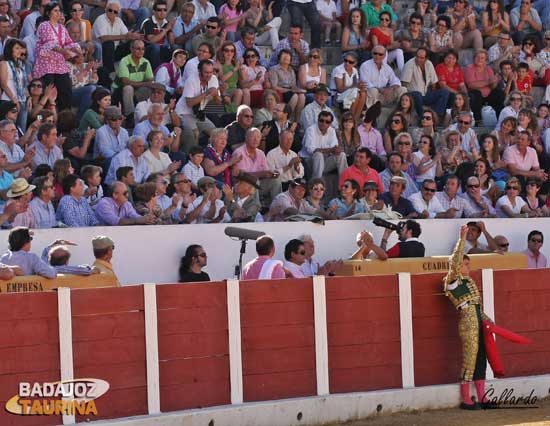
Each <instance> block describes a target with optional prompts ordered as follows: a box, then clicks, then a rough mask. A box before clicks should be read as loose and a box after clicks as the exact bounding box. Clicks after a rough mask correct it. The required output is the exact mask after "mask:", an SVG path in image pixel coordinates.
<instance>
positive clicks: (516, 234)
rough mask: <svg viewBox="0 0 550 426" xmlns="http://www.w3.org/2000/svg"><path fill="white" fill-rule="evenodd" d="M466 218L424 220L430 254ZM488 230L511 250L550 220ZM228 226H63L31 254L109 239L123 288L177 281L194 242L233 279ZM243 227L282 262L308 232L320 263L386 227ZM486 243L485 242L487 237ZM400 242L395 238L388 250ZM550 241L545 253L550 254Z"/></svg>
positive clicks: (2, 241)
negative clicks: (268, 241)
mask: <svg viewBox="0 0 550 426" xmlns="http://www.w3.org/2000/svg"><path fill="white" fill-rule="evenodd" d="M465 222H467V220H464V219H462V220H422V221H420V223H421V225H422V235H421V237H420V239H421V240H422V242H423V243H424V244H425V245H426V254H427V255H429V256H431V255H444V254H449V253H450V250H451V249H452V247H453V246H454V243H455V242H456V238H457V236H458V228H459V225H460V224H461V223H465ZM485 223H486V225H487V229H488V230H489V232H490V233H491V234H492V235H493V236H495V235H497V234H503V235H506V236H507V238H508V239H509V240H510V243H511V246H510V251H521V250H525V248H526V247H527V242H526V241H527V234H528V233H529V231H531V230H533V229H538V230H540V231H542V232H543V234H544V235H546V237H547V238H550V218H548V219H546V218H545V219H489V220H486V221H485ZM226 226H227V225H225V224H215V225H171V226H127V227H124V226H121V227H96V228H64V229H47V230H35V238H34V241H33V246H32V251H33V252H35V253H37V254H39V255H40V253H41V252H42V249H43V248H44V247H45V246H46V245H47V244H49V243H51V242H52V241H54V240H55V239H57V238H63V239H66V240H71V241H73V242H75V243H77V244H78V246H77V247H72V248H71V252H72V258H71V263H72V264H81V263H91V262H93V260H94V259H93V253H92V246H91V242H90V241H91V239H92V237H93V236H95V235H108V236H110V237H111V238H112V239H113V240H114V241H115V256H114V261H113V263H114V266H115V270H116V272H117V275H118V276H119V279H120V281H121V282H122V283H123V284H141V283H145V282H156V283H169V282H177V279H178V266H179V259H180V258H181V256H182V255H183V254H184V253H185V249H186V247H187V246H188V245H189V244H196V243H198V244H202V245H203V246H204V248H205V249H206V252H207V253H208V267H207V268H206V270H207V272H208V273H209V274H210V277H211V278H212V279H215V280H221V279H225V278H232V277H233V271H234V265H235V264H236V262H237V260H238V257H239V249H240V243H239V242H238V241H232V240H231V239H230V238H229V237H227V236H226V235H225V234H224V233H223V230H224V228H225V227H226ZM236 226H239V227H242V228H248V229H255V230H261V231H264V232H266V233H268V234H270V235H272V236H273V237H274V239H275V242H276V247H277V248H276V250H277V252H276V257H278V258H279V259H282V258H283V251H284V246H285V244H286V242H287V241H288V240H290V239H291V238H296V237H297V236H299V235H300V234H302V233H309V234H311V235H312V236H313V238H314V239H315V242H316V255H317V257H318V258H319V259H320V260H327V259H335V258H346V257H347V256H349V255H350V254H351V253H352V252H353V251H354V250H355V235H356V233H357V232H359V231H360V230H361V229H365V228H366V229H368V230H370V231H371V232H372V233H373V234H374V236H375V240H376V241H377V242H379V241H380V238H381V236H382V232H383V228H379V227H376V226H374V225H373V224H372V222H371V221H328V222H326V223H325V225H315V224H312V223H305V222H299V223H298V222H295V223H253V224H243V225H236ZM7 237H8V231H0V253H3V252H5V251H6V250H7V249H8V244H7ZM482 240H483V241H484V238H483V237H482ZM395 242H396V239H395V234H394V235H393V239H391V240H390V242H389V244H388V247H391V246H392V245H393V244H394V243H395ZM549 246H550V242H546V246H544V247H543V252H544V253H545V255H547V256H548V254H549V253H550V249H549V248H548V247H549ZM254 256H255V248H254V241H250V242H249V243H248V247H247V252H246V254H245V256H244V262H245V263H246V262H247V261H249V260H251V259H253V257H254Z"/></svg>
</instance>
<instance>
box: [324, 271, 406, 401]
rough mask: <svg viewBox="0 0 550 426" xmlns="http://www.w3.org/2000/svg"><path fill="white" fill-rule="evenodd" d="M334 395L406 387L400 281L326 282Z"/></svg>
mask: <svg viewBox="0 0 550 426" xmlns="http://www.w3.org/2000/svg"><path fill="white" fill-rule="evenodd" d="M326 294H327V326H328V330H327V331H328V361H329V381H330V392H331V393H338V392H358V391H369V390H375V389H389V388H399V387H401V344H400V331H399V299H398V294H399V292H398V285H397V276H396V275H393V276H378V277H345V278H344V277H334V278H328V279H327V281H326Z"/></svg>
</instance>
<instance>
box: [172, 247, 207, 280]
mask: <svg viewBox="0 0 550 426" xmlns="http://www.w3.org/2000/svg"><path fill="white" fill-rule="evenodd" d="M207 259H208V255H207V254H206V251H205V250H204V249H203V248H202V246H200V245H198V244H191V245H190V246H189V247H187V249H186V250H185V256H183V257H182V258H181V261H180V268H179V275H180V279H179V282H180V283H194V282H205V281H210V276H209V275H208V274H207V273H206V272H204V271H203V270H202V268H204V267H205V266H206V264H207V263H208V261H207Z"/></svg>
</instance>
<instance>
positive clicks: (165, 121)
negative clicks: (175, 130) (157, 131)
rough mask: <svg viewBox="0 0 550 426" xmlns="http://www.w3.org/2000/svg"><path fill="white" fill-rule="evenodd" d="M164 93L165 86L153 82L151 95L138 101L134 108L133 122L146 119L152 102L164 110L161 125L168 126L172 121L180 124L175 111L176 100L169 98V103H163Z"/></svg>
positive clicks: (136, 122)
mask: <svg viewBox="0 0 550 426" xmlns="http://www.w3.org/2000/svg"><path fill="white" fill-rule="evenodd" d="M165 94H166V87H164V86H163V85H162V84H160V83H153V84H152V85H151V96H149V99H146V100H144V101H141V102H138V104H137V105H136V109H135V110H134V123H135V124H138V123H140V122H141V121H144V120H147V114H148V111H149V107H150V106H151V105H153V104H160V105H162V108H163V110H164V116H163V117H162V123H161V124H162V125H163V126H168V125H169V124H172V122H174V126H179V125H180V120H179V117H178V115H177V114H176V112H175V108H176V100H175V99H174V98H172V99H170V104H166V103H164V95H165Z"/></svg>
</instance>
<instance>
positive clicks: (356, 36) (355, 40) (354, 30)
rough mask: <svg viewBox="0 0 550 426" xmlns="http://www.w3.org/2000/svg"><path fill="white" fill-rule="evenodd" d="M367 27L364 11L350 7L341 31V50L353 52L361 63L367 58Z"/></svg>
mask: <svg viewBox="0 0 550 426" xmlns="http://www.w3.org/2000/svg"><path fill="white" fill-rule="evenodd" d="M368 48H369V29H368V27H367V18H366V17H365V12H363V11H362V10H361V9H358V8H355V9H351V10H350V12H349V15H348V20H347V22H346V25H344V30H343V31H342V52H355V54H356V55H357V56H358V57H359V61H360V62H361V63H362V62H364V61H366V60H367V59H368Z"/></svg>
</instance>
